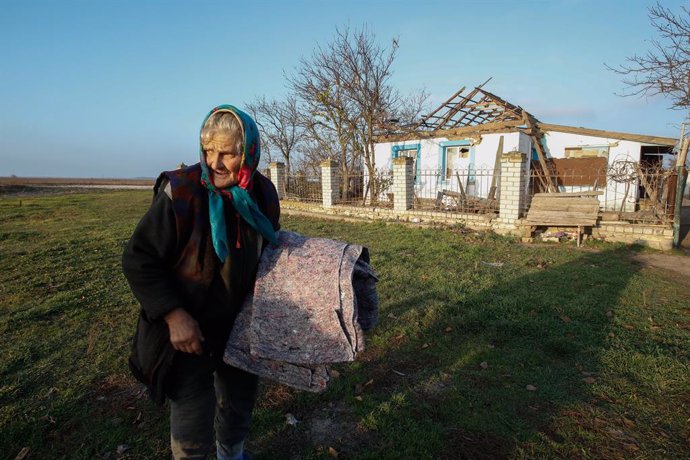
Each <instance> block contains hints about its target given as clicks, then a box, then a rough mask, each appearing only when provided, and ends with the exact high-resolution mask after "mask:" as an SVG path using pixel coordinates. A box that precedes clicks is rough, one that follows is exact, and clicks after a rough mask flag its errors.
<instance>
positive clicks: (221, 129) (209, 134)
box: [201, 111, 244, 153]
mask: <svg viewBox="0 0 690 460" xmlns="http://www.w3.org/2000/svg"><path fill="white" fill-rule="evenodd" d="M220 133H223V134H225V135H226V136H230V138H231V139H234V141H235V143H236V144H235V148H236V149H237V151H238V152H239V153H244V152H243V151H242V147H243V145H244V133H243V130H242V124H241V123H240V120H239V118H238V117H237V115H235V114H234V113H232V112H230V111H218V112H215V113H213V114H212V115H211V116H210V117H208V120H206V123H204V127H203V128H202V129H201V145H202V146H205V145H207V144H208V143H209V142H210V141H211V140H212V139H213V137H214V136H215V135H216V134H220Z"/></svg>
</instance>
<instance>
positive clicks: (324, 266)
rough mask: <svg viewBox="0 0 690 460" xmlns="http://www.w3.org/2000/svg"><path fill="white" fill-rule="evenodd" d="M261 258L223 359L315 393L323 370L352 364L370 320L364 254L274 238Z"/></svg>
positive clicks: (371, 290) (328, 243) (324, 242)
mask: <svg viewBox="0 0 690 460" xmlns="http://www.w3.org/2000/svg"><path fill="white" fill-rule="evenodd" d="M277 237H278V244H276V245H269V246H268V247H267V248H266V249H265V250H264V251H263V254H262V256H261V260H260V261H259V266H258V270H257V275H256V283H255V285H254V292H253V294H252V295H250V296H248V298H247V299H246V301H245V302H244V305H243V307H242V310H241V311H240V313H239V314H238V316H237V319H236V320H235V324H234V326H233V330H232V332H231V334H230V338H229V339H228V343H227V346H226V349H225V354H224V356H223V360H224V361H225V362H226V363H227V364H230V365H232V366H235V367H239V368H240V369H244V370H246V371H249V372H252V373H254V374H257V375H259V376H262V377H266V378H269V379H271V380H276V381H278V382H281V383H284V384H286V385H288V386H292V387H295V388H299V389H303V390H308V391H314V392H318V391H322V390H324V389H325V388H326V385H327V384H328V380H329V367H328V365H329V364H330V363H336V362H346V361H353V360H354V359H355V358H356V356H357V353H359V352H360V351H362V350H363V349H364V337H363V333H362V331H363V330H367V329H370V328H371V327H373V326H374V325H375V324H376V322H377V320H378V295H377V293H376V281H377V278H376V275H375V273H374V271H373V270H372V268H371V267H370V266H369V252H368V250H367V249H366V248H364V247H362V246H358V245H350V244H347V243H342V242H339V241H334V240H329V239H325V238H307V237H305V236H302V235H299V234H297V233H292V232H286V231H281V232H278V234H277Z"/></svg>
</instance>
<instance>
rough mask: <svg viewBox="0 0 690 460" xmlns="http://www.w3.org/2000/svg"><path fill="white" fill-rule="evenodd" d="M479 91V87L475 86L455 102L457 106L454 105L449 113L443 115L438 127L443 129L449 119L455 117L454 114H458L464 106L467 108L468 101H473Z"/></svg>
mask: <svg viewBox="0 0 690 460" xmlns="http://www.w3.org/2000/svg"><path fill="white" fill-rule="evenodd" d="M478 92H479V88H475V89H473V90H472V91H471V92H470V93H469V94H468V95H467V96H465V97H463V98H462V99H461V100H460V101H458V102H457V103H456V104H455V107H453V108H452V109H450V110H449V111H448V113H447V114H446V116H445V117H443V119H442V120H441V122H440V123H439V124H438V128H439V129H443V127H444V126H445V125H446V124H447V123H448V121H449V120H450V119H451V118H453V116H455V114H457V113H458V112H459V111H460V110H462V109H464V108H465V105H466V104H467V103H468V102H471V101H472V98H473V97H474V96H475V95H476V94H477V93H478ZM462 118H464V116H463V117H461V118H460V119H461V120H462ZM458 124H459V121H458V122H455V123H453V126H457V125H458Z"/></svg>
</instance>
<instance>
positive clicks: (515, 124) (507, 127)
mask: <svg viewBox="0 0 690 460" xmlns="http://www.w3.org/2000/svg"><path fill="white" fill-rule="evenodd" d="M521 124H522V121H521V120H510V121H500V122H494V123H485V124H483V125H477V126H463V127H462V128H452V129H436V130H433V131H414V130H412V131H410V132H409V133H402V134H391V135H387V136H377V137H376V142H398V141H408V140H413V139H430V138H434V137H446V138H448V139H450V138H456V139H457V138H465V137H471V136H473V135H479V134H489V133H498V132H500V133H509V132H514V131H519V130H520V125H521Z"/></svg>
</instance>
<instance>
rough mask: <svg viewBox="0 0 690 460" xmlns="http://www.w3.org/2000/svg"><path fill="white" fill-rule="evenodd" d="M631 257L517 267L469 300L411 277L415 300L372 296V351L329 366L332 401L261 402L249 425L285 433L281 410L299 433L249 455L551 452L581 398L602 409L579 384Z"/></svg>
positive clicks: (616, 253)
mask: <svg viewBox="0 0 690 460" xmlns="http://www.w3.org/2000/svg"><path fill="white" fill-rule="evenodd" d="M627 254H629V251H628V250H627V249H611V250H604V251H601V252H595V253H582V255H581V257H579V258H577V259H575V260H571V261H570V262H567V263H563V264H560V265H552V266H547V267H545V268H542V269H534V268H532V269H530V268H529V267H525V270H524V271H525V273H524V274H519V273H516V274H514V275H513V276H512V277H506V278H503V279H501V278H498V279H497V280H496V283H495V284H493V285H491V286H487V287H486V288H484V289H481V290H474V294H470V295H467V294H466V293H463V292H461V291H462V289H453V288H450V289H448V288H441V287H440V286H442V284H436V283H434V282H433V280H432V281H429V280H427V281H425V280H424V277H421V279H417V280H415V279H409V280H407V281H406V284H407V286H406V292H408V293H412V292H414V293H415V294H414V295H407V296H405V297H403V298H400V296H398V297H396V299H397V300H395V301H393V302H386V299H385V298H383V299H382V300H383V303H382V311H381V317H382V321H381V324H380V325H379V326H378V327H377V329H375V330H374V332H373V334H370V335H369V337H368V346H369V348H368V350H367V351H366V352H365V353H364V354H363V355H361V360H360V361H359V362H356V363H354V364H352V365H351V366H350V367H348V366H342V368H341V367H338V369H341V374H342V375H341V376H340V377H339V378H337V379H334V380H333V381H332V382H331V386H330V389H329V390H328V392H326V393H325V394H323V395H320V396H311V395H307V396H305V395H300V396H299V397H296V396H295V395H294V393H292V392H288V394H287V395H285V394H283V397H282V399H281V398H278V399H277V400H274V401H273V403H271V404H269V406H270V410H271V411H272V414H273V415H272V417H273V418H272V419H271V416H265V417H264V418H265V420H261V417H259V418H260V420H259V424H262V423H267V424H270V423H271V422H273V423H274V426H275V425H278V426H281V425H280V424H279V423H278V420H277V419H278V418H279V417H280V413H281V412H295V415H297V417H298V418H300V419H303V420H304V423H303V425H304V426H302V427H299V426H298V427H287V426H284V425H283V426H284V428H280V429H277V430H275V431H273V432H269V433H267V434H266V435H265V436H263V437H262V438H260V439H256V440H255V441H254V442H255V445H256V446H257V447H258V449H259V450H261V451H262V455H263V456H262V457H261V456H259V457H258V458H292V457H294V456H298V457H302V458H304V457H306V458H309V457H312V456H315V457H319V456H321V455H325V454H326V452H327V449H328V447H333V448H335V449H336V450H338V451H340V452H341V454H343V456H345V457H347V458H372V459H373V458H448V459H458V458H467V459H477V458H486V459H489V458H506V457H509V456H514V455H515V451H516V448H517V447H518V445H520V444H521V443H524V442H529V441H532V440H535V439H539V438H541V439H543V440H545V441H546V442H548V443H550V444H552V445H554V446H555V448H556V450H557V449H558V445H559V444H561V443H562V442H563V439H562V438H561V436H560V435H559V434H558V433H557V432H556V431H554V430H553V429H552V428H551V427H550V421H551V419H552V418H553V417H555V416H558V415H559V414H561V413H562V412H563V411H564V410H567V408H568V407H569V406H572V405H574V404H576V403H578V402H586V403H595V404H596V403H598V402H597V401H592V397H591V395H590V392H589V388H588V387H589V385H590V383H587V381H588V380H589V381H590V382H591V380H590V379H588V377H589V378H596V375H597V371H598V370H599V367H600V362H599V354H600V351H601V350H602V349H604V348H605V347H607V342H608V341H609V340H611V337H610V336H609V333H610V324H611V321H612V320H611V317H612V315H613V314H615V313H614V312H615V309H616V306H617V303H618V299H619V295H620V293H621V292H622V291H623V290H624V289H625V288H626V285H627V283H628V281H629V279H630V278H631V277H632V276H633V275H634V273H635V271H636V268H635V267H634V266H632V265H631V264H630V262H629V257H628V255H627ZM456 263H458V264H459V263H462V261H456ZM447 270H451V271H452V270H456V268H453V267H448V268H447ZM457 270H459V271H461V272H462V271H465V272H467V271H471V270H472V268H471V267H466V268H464V269H457ZM474 270H475V271H477V270H479V271H482V272H490V271H492V270H494V271H498V270H501V268H498V267H488V266H479V267H477V266H476V265H475V268H474ZM488 275H490V274H488ZM381 276H382V278H383V277H385V276H386V274H385V273H382V274H381ZM430 276H432V277H433V274H432V275H430ZM383 283H385V280H384V281H383ZM383 283H382V284H383ZM275 391H276V389H275V388H273V389H272V390H269V391H268V393H267V395H268V396H269V398H270V397H275V394H274V393H275ZM272 392H273V393H272ZM319 398H320V399H319ZM315 408H316V409H315ZM269 412H270V411H269ZM320 452H321V454H320Z"/></svg>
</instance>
